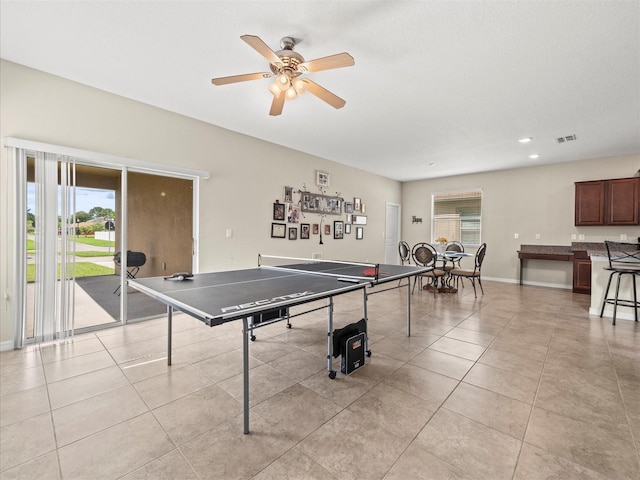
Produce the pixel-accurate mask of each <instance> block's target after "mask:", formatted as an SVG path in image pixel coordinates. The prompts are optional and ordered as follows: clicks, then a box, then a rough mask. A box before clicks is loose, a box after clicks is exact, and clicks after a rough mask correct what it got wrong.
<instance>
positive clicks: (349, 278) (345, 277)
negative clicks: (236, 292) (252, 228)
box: [258, 254, 380, 283]
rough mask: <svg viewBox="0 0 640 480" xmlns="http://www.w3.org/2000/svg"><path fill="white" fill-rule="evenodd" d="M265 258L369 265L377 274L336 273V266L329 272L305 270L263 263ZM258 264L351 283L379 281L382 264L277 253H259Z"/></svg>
mask: <svg viewBox="0 0 640 480" xmlns="http://www.w3.org/2000/svg"><path fill="white" fill-rule="evenodd" d="M263 258H272V259H278V260H287V261H296V262H302V263H303V264H305V265H320V264H323V263H324V264H327V265H333V264H337V265H344V269H347V268H348V267H369V268H373V269H374V270H375V272H376V274H375V275H374V276H371V275H350V274H348V273H345V272H339V273H336V272H335V270H338V269H335V268H334V272H327V271H316V270H305V269H304V268H295V265H263V264H262V259H263ZM258 266H259V267H260V268H267V269H270V270H282V271H287V272H298V273H302V274H305V275H323V276H327V277H337V279H338V281H341V282H351V283H357V282H358V281H367V282H371V281H377V279H378V276H379V275H380V264H378V263H362V262H347V261H343V260H321V259H311V258H297V257H282V256H277V255H261V254H258Z"/></svg>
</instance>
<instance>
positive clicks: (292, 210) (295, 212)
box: [287, 203, 300, 223]
mask: <svg viewBox="0 0 640 480" xmlns="http://www.w3.org/2000/svg"><path fill="white" fill-rule="evenodd" d="M299 221H300V209H299V208H298V206H297V205H294V204H293V203H287V222H289V223H298V222H299Z"/></svg>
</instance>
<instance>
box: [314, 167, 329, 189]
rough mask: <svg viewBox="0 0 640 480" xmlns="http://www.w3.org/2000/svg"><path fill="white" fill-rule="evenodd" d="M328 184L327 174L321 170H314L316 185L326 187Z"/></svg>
mask: <svg viewBox="0 0 640 480" xmlns="http://www.w3.org/2000/svg"><path fill="white" fill-rule="evenodd" d="M329 184H330V178H329V174H328V173H327V172H323V171H322V170H316V185H317V186H319V187H328V186H329Z"/></svg>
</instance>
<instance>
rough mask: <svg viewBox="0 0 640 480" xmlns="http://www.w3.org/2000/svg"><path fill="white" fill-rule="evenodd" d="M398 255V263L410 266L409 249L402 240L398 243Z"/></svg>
mask: <svg viewBox="0 0 640 480" xmlns="http://www.w3.org/2000/svg"><path fill="white" fill-rule="evenodd" d="M398 253H399V254H400V262H402V263H401V265H404V264H405V263H408V264H411V249H410V248H409V244H408V243H407V242H405V241H404V240H403V241H401V242H400V243H398Z"/></svg>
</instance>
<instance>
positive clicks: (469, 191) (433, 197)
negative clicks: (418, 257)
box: [431, 188, 484, 248]
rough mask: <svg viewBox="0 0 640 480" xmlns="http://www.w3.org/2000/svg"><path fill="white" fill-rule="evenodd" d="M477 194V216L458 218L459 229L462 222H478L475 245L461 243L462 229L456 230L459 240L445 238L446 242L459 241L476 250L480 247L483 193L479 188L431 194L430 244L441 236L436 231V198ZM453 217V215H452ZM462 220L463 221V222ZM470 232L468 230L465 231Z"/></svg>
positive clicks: (463, 243)
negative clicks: (478, 203) (478, 206)
mask: <svg viewBox="0 0 640 480" xmlns="http://www.w3.org/2000/svg"><path fill="white" fill-rule="evenodd" d="M473 193H475V194H477V197H478V198H479V200H480V211H479V214H478V215H469V216H465V217H458V219H459V223H460V227H461V226H462V223H463V221H464V220H476V219H477V220H478V229H477V231H478V234H477V240H478V241H477V243H476V242H473V243H465V242H464V241H463V234H462V229H461V228H459V229H458V235H459V238H457V239H456V238H448V237H446V238H447V240H448V241H459V242H460V243H462V245H464V246H465V247H470V248H477V247H479V246H480V245H482V213H483V200H484V191H483V190H482V189H481V188H466V189H456V190H449V191H441V192H433V193H432V194H431V243H434V244H435V243H436V241H435V240H436V238H438V237H439V236H443V235H442V234H441V233H440V232H437V231H436V213H435V212H436V199H437V197H438V196H454V195H464V194H473ZM452 215H453V214H452ZM463 219H464V220H463ZM467 230H470V229H467Z"/></svg>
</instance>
